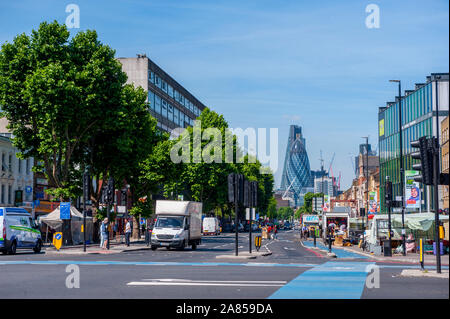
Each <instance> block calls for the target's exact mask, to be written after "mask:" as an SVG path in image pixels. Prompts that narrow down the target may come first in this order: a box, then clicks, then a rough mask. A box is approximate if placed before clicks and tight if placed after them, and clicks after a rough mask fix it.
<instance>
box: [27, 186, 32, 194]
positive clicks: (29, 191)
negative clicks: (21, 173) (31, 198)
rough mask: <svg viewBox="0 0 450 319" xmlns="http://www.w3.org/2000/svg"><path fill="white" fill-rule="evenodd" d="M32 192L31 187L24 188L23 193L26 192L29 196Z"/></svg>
mask: <svg viewBox="0 0 450 319" xmlns="http://www.w3.org/2000/svg"><path fill="white" fill-rule="evenodd" d="M32 191H33V188H32V187H31V186H27V187H25V192H26V193H27V194H30V193H31V192H32Z"/></svg>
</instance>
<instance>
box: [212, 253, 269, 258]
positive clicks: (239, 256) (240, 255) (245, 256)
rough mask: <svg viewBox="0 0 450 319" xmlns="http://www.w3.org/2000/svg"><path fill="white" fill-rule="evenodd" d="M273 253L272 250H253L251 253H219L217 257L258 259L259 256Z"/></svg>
mask: <svg viewBox="0 0 450 319" xmlns="http://www.w3.org/2000/svg"><path fill="white" fill-rule="evenodd" d="M269 255H272V252H252V253H251V254H250V253H248V252H241V253H239V255H237V256H236V255H235V254H233V255H218V256H216V259H256V258H257V257H263V256H269Z"/></svg>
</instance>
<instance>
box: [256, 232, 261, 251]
mask: <svg viewBox="0 0 450 319" xmlns="http://www.w3.org/2000/svg"><path fill="white" fill-rule="evenodd" d="M261 243H262V237H261V235H258V236H255V248H256V251H259V248H261Z"/></svg>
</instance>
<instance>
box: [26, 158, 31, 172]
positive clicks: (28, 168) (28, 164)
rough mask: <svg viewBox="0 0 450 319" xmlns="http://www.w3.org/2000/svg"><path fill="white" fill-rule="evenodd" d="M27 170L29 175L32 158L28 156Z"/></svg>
mask: <svg viewBox="0 0 450 319" xmlns="http://www.w3.org/2000/svg"><path fill="white" fill-rule="evenodd" d="M26 165H27V166H26V170H27V175H30V159H29V158H27V164H26Z"/></svg>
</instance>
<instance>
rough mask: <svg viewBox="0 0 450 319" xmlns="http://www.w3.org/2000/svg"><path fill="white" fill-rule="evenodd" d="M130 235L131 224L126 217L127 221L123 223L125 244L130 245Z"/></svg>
mask: <svg viewBox="0 0 450 319" xmlns="http://www.w3.org/2000/svg"><path fill="white" fill-rule="evenodd" d="M130 236H131V224H130V220H129V219H127V223H126V225H125V241H126V244H127V246H130Z"/></svg>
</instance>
